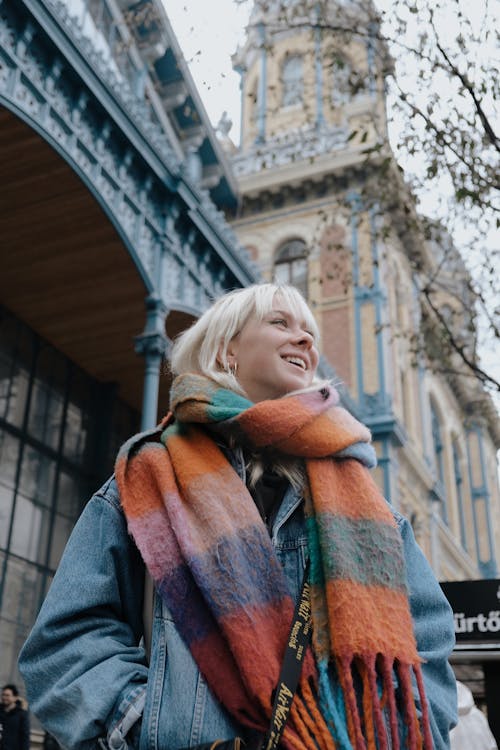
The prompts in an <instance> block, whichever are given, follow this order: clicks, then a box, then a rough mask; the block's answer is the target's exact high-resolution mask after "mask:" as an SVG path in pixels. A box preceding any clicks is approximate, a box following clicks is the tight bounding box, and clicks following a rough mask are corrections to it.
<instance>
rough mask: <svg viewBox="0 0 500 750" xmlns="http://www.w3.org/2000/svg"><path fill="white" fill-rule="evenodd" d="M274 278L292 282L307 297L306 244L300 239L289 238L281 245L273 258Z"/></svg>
mask: <svg viewBox="0 0 500 750" xmlns="http://www.w3.org/2000/svg"><path fill="white" fill-rule="evenodd" d="M274 280H275V281H276V282H278V284H292V285H293V286H295V287H297V289H298V290H299V291H300V292H302V294H303V295H304V297H305V298H306V299H307V246H306V243H305V242H303V241H302V240H289V241H288V242H285V244H284V245H282V246H281V247H280V248H279V250H278V252H277V253H276V257H275V260H274Z"/></svg>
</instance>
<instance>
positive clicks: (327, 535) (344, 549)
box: [308, 513, 406, 593]
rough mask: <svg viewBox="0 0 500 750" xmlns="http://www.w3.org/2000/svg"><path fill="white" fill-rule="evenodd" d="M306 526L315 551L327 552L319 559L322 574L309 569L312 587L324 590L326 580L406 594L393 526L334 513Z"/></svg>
mask: <svg viewBox="0 0 500 750" xmlns="http://www.w3.org/2000/svg"><path fill="white" fill-rule="evenodd" d="M308 522H309V523H310V525H311V533H314V535H315V537H316V539H317V541H316V545H317V546H318V548H320V549H322V550H325V549H326V550H328V554H326V555H325V554H324V553H323V556H322V564H321V572H320V571H318V569H317V566H313V567H312V569H311V583H312V584H315V585H318V586H324V585H325V579H326V581H333V580H338V579H343V580H347V579H349V580H351V581H355V582H356V583H360V584H362V585H364V586H383V587H385V588H388V589H392V590H395V591H402V592H404V593H406V576H405V563H404V558H403V554H402V550H401V538H400V536H399V532H398V530H397V528H396V527H395V526H391V525H389V524H386V523H383V522H380V521H372V520H369V519H366V518H363V519H352V518H346V517H345V516H339V515H337V514H334V513H318V515H317V516H316V518H315V519H312V518H311V519H308ZM313 524H314V526H315V530H314V532H313V531H312V527H313ZM375 551H376V554H374V552H375Z"/></svg>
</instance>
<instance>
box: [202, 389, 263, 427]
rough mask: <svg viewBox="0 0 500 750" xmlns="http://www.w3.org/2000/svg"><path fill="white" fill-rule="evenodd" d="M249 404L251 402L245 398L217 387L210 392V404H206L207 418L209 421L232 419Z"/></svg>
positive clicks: (248, 406)
mask: <svg viewBox="0 0 500 750" xmlns="http://www.w3.org/2000/svg"><path fill="white" fill-rule="evenodd" d="M251 406H253V404H252V402H251V401H249V400H248V399H247V398H244V397H243V396H240V395H238V394H237V393H234V392H233V391H228V390H226V389H225V388H218V389H217V390H216V391H214V393H213V394H212V397H211V399H210V404H207V416H208V420H209V422H223V421H225V420H226V419H234V418H235V417H237V416H238V415H239V414H241V412H243V411H246V410H247V409H249V408H250V407H251Z"/></svg>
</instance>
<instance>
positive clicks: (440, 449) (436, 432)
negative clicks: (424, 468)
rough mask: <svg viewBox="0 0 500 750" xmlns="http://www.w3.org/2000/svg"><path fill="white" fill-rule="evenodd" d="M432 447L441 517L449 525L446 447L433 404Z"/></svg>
mask: <svg viewBox="0 0 500 750" xmlns="http://www.w3.org/2000/svg"><path fill="white" fill-rule="evenodd" d="M431 427H432V446H433V448H434V463H435V466H436V472H437V479H438V490H439V494H440V496H441V500H442V502H441V516H442V518H443V521H444V522H445V523H448V508H447V507H446V485H445V476H444V446H443V441H442V438H441V423H440V420H439V416H438V413H437V411H436V408H435V406H434V404H433V403H432V402H431Z"/></svg>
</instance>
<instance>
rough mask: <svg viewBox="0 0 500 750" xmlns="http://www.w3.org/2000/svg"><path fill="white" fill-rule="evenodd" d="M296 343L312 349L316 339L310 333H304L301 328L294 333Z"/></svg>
mask: <svg viewBox="0 0 500 750" xmlns="http://www.w3.org/2000/svg"><path fill="white" fill-rule="evenodd" d="M294 343H295V344H297V345H299V346H303V347H305V348H306V349H310V348H311V347H312V346H313V344H314V339H313V337H312V336H311V334H310V333H309V331H304V330H303V329H302V328H300V329H297V330H296V331H295V332H294Z"/></svg>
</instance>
